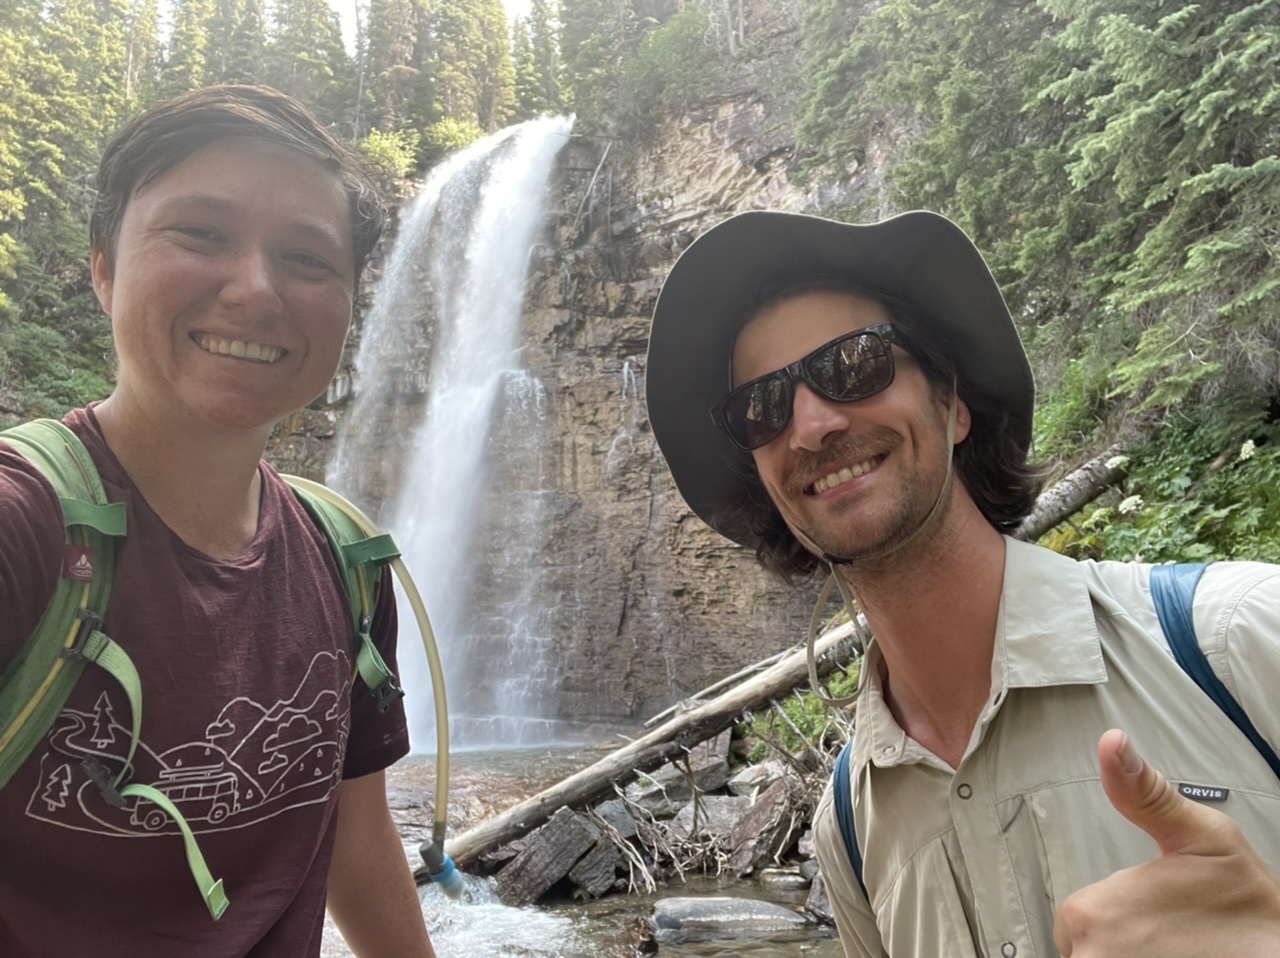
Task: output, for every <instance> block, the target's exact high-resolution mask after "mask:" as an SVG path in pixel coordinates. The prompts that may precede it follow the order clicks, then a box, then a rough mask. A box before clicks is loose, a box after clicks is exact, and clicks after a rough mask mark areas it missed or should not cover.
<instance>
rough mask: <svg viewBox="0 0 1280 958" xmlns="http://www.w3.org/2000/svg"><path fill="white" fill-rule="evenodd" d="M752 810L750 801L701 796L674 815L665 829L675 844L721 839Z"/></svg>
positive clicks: (731, 797)
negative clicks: (748, 810) (693, 840)
mask: <svg viewBox="0 0 1280 958" xmlns="http://www.w3.org/2000/svg"><path fill="white" fill-rule="evenodd" d="M750 806H751V799H749V798H743V797H740V796H735V795H701V796H699V798H698V800H697V801H696V802H690V803H689V804H688V805H686V806H685V807H684V808H682V809H680V811H679V812H677V813H676V817H675V818H673V819H672V820H671V822H670V824H669V825H668V827H667V834H668V835H669V836H670V837H671V838H672V839H674V840H675V841H681V842H683V841H688V840H690V839H693V838H696V839H723V838H725V837H726V836H727V835H728V834H729V832H730V831H732V830H733V826H734V825H736V824H737V823H738V820H739V819H741V818H742V816H743V815H744V814H745V813H746V810H747V809H748V808H749V807H750Z"/></svg>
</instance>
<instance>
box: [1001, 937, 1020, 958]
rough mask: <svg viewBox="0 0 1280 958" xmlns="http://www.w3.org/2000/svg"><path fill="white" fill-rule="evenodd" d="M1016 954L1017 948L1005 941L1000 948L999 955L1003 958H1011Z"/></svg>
mask: <svg viewBox="0 0 1280 958" xmlns="http://www.w3.org/2000/svg"><path fill="white" fill-rule="evenodd" d="M1017 953H1018V946H1017V945H1015V944H1014V943H1013V942H1011V941H1006V942H1005V943H1004V944H1003V945H1001V946H1000V954H1002V955H1004V958H1013V956H1014V955H1016V954H1017Z"/></svg>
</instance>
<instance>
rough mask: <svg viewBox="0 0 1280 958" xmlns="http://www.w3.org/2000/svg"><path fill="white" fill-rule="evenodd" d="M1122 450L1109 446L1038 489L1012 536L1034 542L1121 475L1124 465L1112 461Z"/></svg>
mask: <svg viewBox="0 0 1280 958" xmlns="http://www.w3.org/2000/svg"><path fill="white" fill-rule="evenodd" d="M1123 451H1124V449H1123V447H1122V446H1118V445H1117V446H1112V447H1111V448H1110V449H1108V450H1106V451H1105V452H1103V453H1100V454H1099V455H1097V456H1094V457H1093V458H1092V459H1090V460H1089V461H1088V462H1086V463H1085V464H1084V465H1083V466H1081V467H1080V468H1079V469H1076V470H1075V471H1074V472H1070V473H1068V474H1067V475H1066V476H1064V477H1063V478H1062V479H1061V480H1059V481H1058V482H1056V483H1054V484H1053V486H1052V487H1050V488H1049V489H1048V490H1046V491H1045V492H1043V493H1041V495H1040V498H1038V499H1036V504H1035V505H1034V506H1033V507H1032V509H1031V514H1030V515H1029V516H1027V518H1025V519H1023V520H1022V524H1021V525H1020V526H1018V528H1017V529H1016V530H1015V531H1014V533H1013V537H1014V538H1015V539H1025V540H1026V541H1027V542H1035V541H1036V540H1037V539H1039V538H1040V537H1041V536H1042V535H1044V534H1045V533H1046V532H1048V531H1049V530H1050V529H1052V528H1053V527H1054V526H1056V525H1058V524H1059V523H1062V522H1065V521H1066V520H1067V519H1069V518H1071V516H1073V515H1074V514H1075V513H1077V512H1079V511H1080V509H1081V508H1083V507H1084V506H1085V505H1086V504H1087V503H1090V502H1092V501H1093V500H1094V499H1096V498H1098V496H1100V495H1102V493H1104V492H1106V490H1107V489H1108V488H1110V487H1111V486H1114V485H1115V484H1116V483H1117V482H1119V481H1120V480H1121V479H1123V478H1124V475H1125V472H1124V466H1122V465H1119V464H1115V465H1113V464H1112V463H1113V462H1114V461H1115V460H1116V459H1118V458H1120V456H1121V454H1122V453H1123Z"/></svg>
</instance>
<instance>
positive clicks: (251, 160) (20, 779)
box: [0, 87, 432, 958]
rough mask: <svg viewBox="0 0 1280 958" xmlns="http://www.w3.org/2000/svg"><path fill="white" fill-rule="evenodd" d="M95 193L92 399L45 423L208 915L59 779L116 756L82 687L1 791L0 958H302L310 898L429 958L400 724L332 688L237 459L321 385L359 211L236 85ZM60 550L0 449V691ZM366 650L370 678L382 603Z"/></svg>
mask: <svg viewBox="0 0 1280 958" xmlns="http://www.w3.org/2000/svg"><path fill="white" fill-rule="evenodd" d="M97 187H98V192H97V196H96V200H95V203H94V208H93V211H92V217H91V221H90V233H91V244H92V264H91V265H92V274H93V284H94V289H95V290H96V292H97V296H98V300H99V302H100V303H101V305H102V309H103V310H104V312H105V313H106V314H107V315H108V316H109V317H110V319H111V324H112V334H113V338H114V343H115V350H116V354H117V356H118V372H117V385H116V388H115V390H114V391H113V392H112V394H111V396H110V397H108V398H107V399H105V400H104V401H102V402H100V403H96V404H93V405H91V406H89V407H88V408H86V409H82V410H78V411H76V412H73V413H71V414H70V415H69V416H68V417H67V418H66V420H65V424H66V425H67V426H69V427H70V428H71V430H72V431H73V432H74V433H75V434H76V435H77V436H78V437H79V439H80V440H81V441H82V442H83V443H84V445H85V446H86V448H87V449H88V451H89V454H90V456H91V457H92V459H93V461H94V464H95V465H96V467H97V470H98V472H99V473H100V474H101V477H102V481H103V484H104V486H105V487H106V490H107V494H108V497H109V498H110V500H111V501H113V502H119V503H124V504H126V506H127V509H128V535H127V538H126V539H125V543H124V545H123V546H122V547H121V548H120V549H119V553H118V555H117V559H116V571H115V583H114V588H113V590H112V594H111V597H110V602H109V605H108V608H107V612H106V617H105V623H104V625H103V631H104V632H105V633H107V634H108V635H110V636H112V637H113V638H114V639H115V640H116V641H117V642H118V643H119V644H121V645H122V646H123V647H125V648H126V649H127V651H128V653H129V655H130V657H131V658H132V660H133V662H134V664H135V665H136V666H137V669H138V672H139V673H140V679H141V688H142V693H143V694H142V701H143V703H144V704H145V717H144V720H143V722H142V726H141V736H140V739H139V743H138V747H137V750H136V752H135V754H134V758H133V762H132V768H133V770H134V773H135V775H136V776H139V777H140V776H142V774H143V773H144V772H146V773H149V774H150V775H151V776H155V777H154V778H153V779H152V780H151V781H150V784H155V785H162V786H163V790H164V792H165V793H166V794H167V795H168V797H169V798H170V799H171V800H172V801H173V803H174V805H175V806H176V807H177V809H178V810H179V812H180V813H181V814H182V815H184V816H186V820H187V821H188V823H189V824H190V825H191V827H192V828H193V829H194V831H195V832H196V835H195V839H196V840H197V842H198V845H199V848H200V850H201V851H202V852H203V855H204V857H205V859H206V860H207V862H208V868H209V870H210V871H211V872H212V873H213V874H214V875H215V876H217V877H218V878H220V879H221V880H222V881H223V882H224V887H225V890H226V894H227V896H228V898H229V899H230V907H229V908H228V909H227V911H226V913H225V914H224V915H223V916H222V917H221V919H220V920H219V921H217V922H215V921H213V920H212V918H211V917H210V911H212V910H213V909H212V907H211V908H210V909H209V910H206V908H205V905H204V903H202V901H201V898H200V895H199V894H197V889H196V887H195V886H194V885H193V883H192V874H193V873H194V871H195V869H194V868H193V869H192V870H190V871H189V870H188V865H187V860H186V858H185V856H184V855H183V849H182V842H181V840H180V836H179V832H178V829H177V827H175V825H174V822H173V821H171V820H169V819H167V818H166V817H165V816H164V815H162V814H160V813H159V811H157V806H155V805H147V804H146V803H145V802H143V801H141V800H134V801H132V802H129V801H127V802H126V805H125V807H123V808H119V809H117V808H113V807H111V806H110V804H108V802H107V801H106V797H105V796H104V795H101V794H99V791H98V789H96V788H94V786H93V785H92V784H90V783H88V782H87V781H86V779H85V775H84V773H83V772H82V771H81V767H80V764H79V762H78V760H77V757H78V755H79V754H82V753H84V752H85V751H88V752H90V753H92V754H94V755H97V756H100V757H102V758H103V759H104V760H106V761H108V762H116V763H119V762H122V761H123V756H124V755H125V754H126V751H125V750H126V748H127V746H128V743H129V738H130V736H129V732H128V728H129V718H128V717H129V713H130V707H129V704H128V702H127V701H126V700H125V698H124V695H123V693H122V691H121V687H120V686H119V685H117V684H115V683H114V682H113V680H112V679H111V677H110V676H108V675H107V674H106V672H105V671H104V670H100V669H95V668H92V667H90V668H88V669H87V670H86V671H85V673H84V675H83V677H82V678H81V679H80V681H79V682H78V684H77V685H76V687H75V689H74V691H73V692H72V693H71V697H70V699H68V701H67V703H66V705H65V707H64V709H63V711H62V712H61V713H60V715H59V720H58V722H57V723H56V724H55V726H54V728H53V729H52V730H51V731H50V733H49V735H48V736H46V737H45V738H44V739H43V740H41V742H40V743H39V745H38V746H37V747H36V748H35V750H34V751H33V752H32V753H31V754H30V755H29V756H28V757H27V759H26V760H25V762H24V763H23V765H22V766H21V767H20V768H19V769H18V771H17V772H16V774H15V775H14V777H13V779H12V780H11V781H10V782H9V783H8V784H7V785H6V786H5V787H4V788H3V790H0V954H3V955H5V956H6V958H28V956H57V958H64V956H79V955H99V956H125V955H130V956H164V958H169V956H175V955H181V956H183V958H196V956H210V958H212V956H218V958H225V956H232V955H235V956H249V955H252V956H261V958H267V956H271V958H274V956H283V955H291V956H292V955H318V954H319V951H320V944H321V939H322V934H323V926H324V914H325V907H326V904H327V906H328V909H329V911H330V913H331V914H332V916H333V917H334V919H335V921H336V922H337V924H338V926H339V928H340V929H341V930H342V932H343V934H344V935H345V936H346V938H347V940H348V942H349V943H350V945H351V946H352V948H353V950H354V951H355V953H356V954H358V955H360V956H362V958H368V956H387V958H393V956H394V958H404V956H430V955H431V954H432V951H431V946H430V943H429V941H428V938H427V933H426V929H425V926H424V923H423V918H422V912H421V908H420V906H419V901H418V897H417V894H416V889H415V886H414V883H413V879H412V876H411V874H410V871H409V868H408V863H407V861H406V859H405V855H404V852H403V849H402V845H401V842H400V839H399V836H398V834H397V831H396V829H395V826H394V823H393V822H392V820H391V817H390V814H389V812H388V808H387V802H386V794H385V788H384V778H383V776H384V770H385V768H386V767H387V766H388V765H390V764H391V763H393V762H394V761H395V760H396V759H398V758H400V757H401V756H403V755H404V754H405V752H406V751H407V749H408V738H407V732H406V726H405V720H404V715H403V709H402V708H401V707H400V706H399V705H398V704H397V705H395V706H394V707H392V708H391V709H390V710H388V711H386V712H385V714H384V713H382V712H380V711H379V709H378V708H377V707H376V703H375V700H374V696H373V694H372V693H371V692H370V690H369V689H368V688H367V687H366V686H365V685H363V684H362V683H361V682H360V681H358V680H357V681H355V682H354V683H353V681H352V674H353V665H352V662H353V659H354V649H353V647H352V629H351V612H350V605H349V603H348V599H347V597H346V593H345V590H344V587H343V584H342V582H341V580H340V578H339V575H340V573H339V569H338V566H337V564H336V562H335V559H334V556H333V554H332V552H331V550H330V547H329V544H328V542H327V540H326V539H325V537H324V535H323V534H322V533H321V531H320V529H319V528H318V527H317V526H316V524H315V522H314V521H313V520H312V519H311V518H310V516H309V515H308V514H307V513H306V512H305V511H304V510H303V509H302V507H301V504H300V502H299V501H298V499H297V498H296V497H295V496H294V495H293V494H292V492H291V490H290V489H289V488H288V486H286V485H285V484H284V482H283V481H282V480H281V478H280V477H279V476H278V475H277V474H276V473H275V471H274V470H272V469H271V468H270V467H269V466H267V465H266V464H265V463H263V462H262V461H261V457H262V454H263V450H264V447H265V445H266V442H267V437H268V435H269V433H270V432H271V429H272V426H273V425H274V424H275V423H276V422H277V421H279V420H280V419H281V418H282V417H284V416H285V415H287V414H288V413H290V412H292V411H294V410H296V409H298V408H299V407H301V406H303V405H305V404H306V403H308V402H310V401H311V400H312V399H314V398H315V397H316V396H317V395H318V394H320V393H321V392H323V391H324V389H325V387H326V385H327V384H328V382H329V380H330V378H331V377H332V375H333V373H334V370H335V368H336V367H337V364H338V361H339V358H340V356H341V353H342V347H343V341H344V339H345V336H346V333H347V329H348V326H349V324H350V321H351V315H352V298H353V294H354V291H355V289H356V285H357V279H358V277H359V274H360V271H361V269H362V267H363V265H364V262H365V259H366V257H367V256H368V254H369V252H370V250H371V249H372V248H373V245H374V243H376V241H377V239H378V236H379V233H380V231H381V228H382V223H383V218H384V212H383V209H382V207H381V205H380V203H379V201H378V200H377V196H376V191H375V190H374V189H373V187H372V186H371V184H370V182H369V180H368V179H367V178H366V177H365V176H364V174H362V173H361V172H360V170H359V167H358V166H357V164H356V162H355V160H354V157H353V156H352V155H351V153H350V152H349V151H348V150H347V149H346V148H344V147H343V146H341V145H340V144H339V143H338V142H337V141H335V140H334V139H333V138H332V137H331V136H330V135H329V134H328V133H327V132H326V131H325V130H324V129H323V128H322V127H320V126H319V124H318V123H317V122H316V120H315V119H314V118H313V117H311V116H310V115H309V114H308V113H307V112H306V111H305V110H304V109H303V108H302V107H301V105H300V104H298V103H297V102H296V101H294V100H291V99H290V98H288V97H285V96H283V95H281V94H279V93H276V92H275V91H272V90H267V89H263V88H255V87H212V88H207V89H203V90H199V91H196V92H193V93H190V94H186V95H183V96H181V97H178V98H177V99H174V100H171V101H168V102H166V103H163V104H161V105H159V106H157V107H155V108H153V109H152V110H150V111H148V112H147V113H146V114H144V115H142V116H141V117H139V118H137V119H136V120H134V121H133V122H131V123H130V124H129V125H128V126H127V127H126V128H125V129H124V130H123V131H122V132H121V133H120V134H119V135H118V137H117V138H116V139H115V140H114V141H113V142H112V144H111V145H110V146H109V147H108V148H107V150H106V151H105V153H104V155H103V158H102V163H101V166H100V169H99V173H98V182H97ZM64 549H65V547H64V537H63V529H62V515H61V511H60V509H59V503H58V500H57V498H56V497H55V496H54V494H53V489H52V486H51V485H50V484H49V482H48V481H47V480H46V479H45V478H44V476H43V475H42V474H41V473H39V472H37V471H36V470H35V469H34V467H33V466H32V465H31V464H30V463H29V462H28V461H27V460H26V459H24V458H23V457H21V456H20V455H18V454H17V452H15V451H14V449H13V448H11V447H10V446H8V445H7V444H4V443H0V608H3V609H4V615H3V617H0V674H2V673H3V672H4V670H5V667H6V666H7V665H9V664H10V663H11V662H12V661H13V659H14V657H15V656H16V655H17V653H18V650H19V649H20V648H21V647H22V645H23V643H24V642H25V640H26V639H27V637H28V636H29V635H30V634H32V631H33V630H34V629H35V628H36V625H37V622H38V621H39V620H40V618H41V616H42V615H43V613H44V611H45V607H46V605H47V604H48V602H49V599H50V596H51V595H52V593H53V590H54V585H55V583H56V582H57V581H58V578H59V576H60V574H62V570H63V568H64V565H63V559H64ZM373 635H374V639H375V642H376V644H377V646H378V647H379V649H380V652H381V655H382V656H383V657H384V659H386V660H387V661H388V662H390V663H391V664H392V667H393V668H394V649H395V616H394V605H393V603H392V600H391V592H390V589H383V590H382V599H381V601H380V603H379V607H378V614H377V616H376V619H375V622H374V624H373ZM144 781H146V779H144Z"/></svg>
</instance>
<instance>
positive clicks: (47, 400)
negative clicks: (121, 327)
mask: <svg viewBox="0 0 1280 958" xmlns="http://www.w3.org/2000/svg"><path fill="white" fill-rule="evenodd" d="M100 325H101V326H105V323H100ZM84 345H85V347H89V348H82V349H81V350H80V351H79V352H77V351H76V349H75V344H74V343H73V342H72V341H69V339H68V338H66V337H64V335H63V334H62V333H60V332H59V331H58V330H56V329H52V328H49V327H47V326H39V325H36V324H34V323H18V324H16V325H15V326H13V327H12V328H11V329H8V330H6V331H5V332H3V333H0V371H2V370H5V369H8V370H9V373H8V375H0V384H2V385H3V386H4V389H5V392H7V393H9V394H10V395H11V396H12V397H13V398H14V400H15V401H16V404H17V406H18V407H19V408H20V409H21V411H22V415H23V417H24V418H34V417H36V416H53V417H61V416H63V415H65V414H66V413H67V412H68V411H70V410H71V409H74V408H76V407H78V406H83V405H85V404H86V403H88V402H90V401H92V400H94V399H101V398H102V397H103V396H105V395H107V393H108V392H110V391H111V386H110V380H109V374H108V371H107V369H106V368H105V362H104V361H103V360H102V359H101V358H100V356H101V352H102V351H103V349H104V348H105V345H106V344H105V343H104V342H103V341H102V338H101V337H98V338H95V340H94V341H93V342H92V343H87V344H84ZM94 345H96V346H98V347H99V358H98V359H97V360H96V361H95V360H94V359H93V358H91V353H90V349H91V347H92V346H94Z"/></svg>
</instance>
